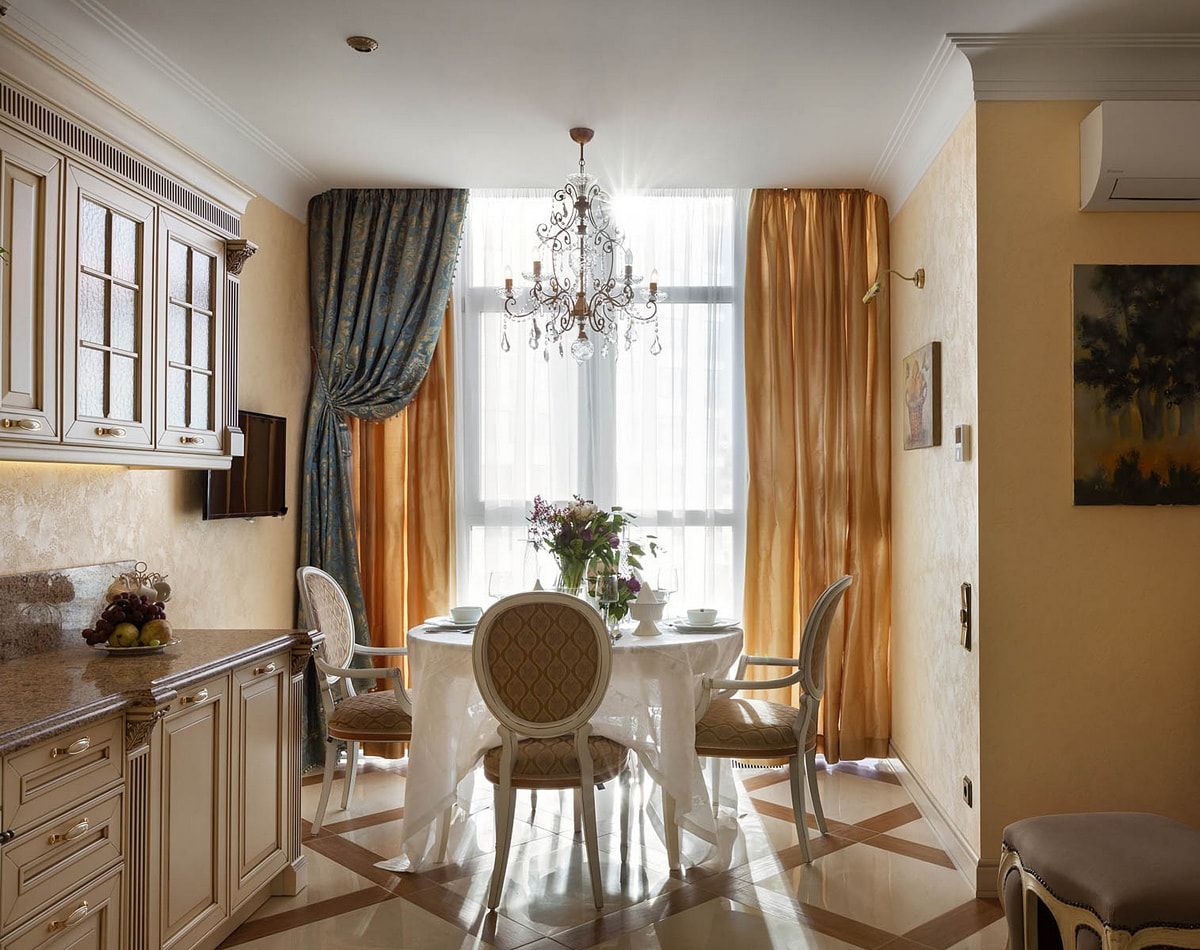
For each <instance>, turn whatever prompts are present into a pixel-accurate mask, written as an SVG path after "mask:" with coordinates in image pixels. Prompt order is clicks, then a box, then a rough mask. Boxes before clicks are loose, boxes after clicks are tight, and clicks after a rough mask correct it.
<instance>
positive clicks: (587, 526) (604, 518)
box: [527, 495, 658, 609]
mask: <svg viewBox="0 0 1200 950" xmlns="http://www.w3.org/2000/svg"><path fill="white" fill-rule="evenodd" d="M636 519H637V515H634V514H630V513H629V512H627V511H625V510H623V509H622V508H620V507H618V506H616V505H614V506H613V507H612V508H611V509H608V510H606V509H604V508H600V507H599V506H597V505H596V504H595V503H594V502H591V501H589V500H586V499H584V498H581V497H580V496H579V495H575V496H574V498H573V499H572V501H571V502H570V503H569V504H566V505H554V504H551V503H550V502H548V501H546V500H545V499H544V498H542V496H541V495H538V496H537V497H535V498H534V499H533V510H532V511H531V512H530V513H529V516H528V519H527V520H528V521H529V538H530V540H531V541H533V544H534V546H535V547H537V548H538V549H539V550H546V551H549V552H550V553H551V554H552V555H553V556H554V559H555V560H556V561H557V562H558V573H559V583H558V588H559V590H562V591H566V592H567V593H571V594H575V595H579V594H581V593H583V586H584V580H585V579H587V580H588V581H589V583H588V587H589V590H588V591H587V593H589V594H594V593H595V592H594V590H592V589H591V588H592V581H593V579H594V578H595V577H597V576H599V575H601V574H620V572H621V569H622V556H623V557H624V566H625V567H626V568H628V569H631V570H640V569H641V566H642V564H641V560H640V558H641V557H642V556H644V555H645V553H646V549H645V548H643V547H642V545H641V544H640V543H639V542H637V541H626V542H624V544H622V535H623V534H624V533H625V529H626V528H628V527H629V526H630V525H631V524H633V523H634V521H635V520H636ZM649 548H650V553H651V554H654V553H655V552H657V550H658V548H657V544H656V543H655V541H654V539H653V538H650V543H649ZM622 580H623V581H624V583H623V585H622V586H623V588H624V589H625V591H626V598H625V607H626V609H628V601H629V598H630V597H633V596H636V594H637V590H636V589H635V590H632V593H630V590H631V589H630V587H629V583H630V581H632V582H633V583H634V584H636V585H637V589H640V587H641V585H640V584H638V582H637V579H636V578H634V577H633V575H632V574H630V575H629V576H627V577H623V578H622Z"/></svg>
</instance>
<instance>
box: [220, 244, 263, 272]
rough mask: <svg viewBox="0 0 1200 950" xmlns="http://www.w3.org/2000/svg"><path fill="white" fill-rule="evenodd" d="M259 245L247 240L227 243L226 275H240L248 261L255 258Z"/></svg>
mask: <svg viewBox="0 0 1200 950" xmlns="http://www.w3.org/2000/svg"><path fill="white" fill-rule="evenodd" d="M257 250H258V245H257V244H255V243H254V242H253V241H247V240H245V239H241V240H237V241H226V242H225V273H227V274H233V275H235V276H236V275H238V274H240V273H241V272H242V267H243V266H244V265H245V263H246V261H248V260H250V258H252V257H253V256H254V252H255V251H257Z"/></svg>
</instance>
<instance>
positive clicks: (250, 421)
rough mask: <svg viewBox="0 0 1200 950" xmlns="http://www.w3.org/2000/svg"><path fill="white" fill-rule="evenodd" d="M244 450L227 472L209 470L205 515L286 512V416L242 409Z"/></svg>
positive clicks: (266, 515)
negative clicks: (243, 410)
mask: <svg viewBox="0 0 1200 950" xmlns="http://www.w3.org/2000/svg"><path fill="white" fill-rule="evenodd" d="M238 424H239V425H240V426H241V428H242V433H243V434H244V436H245V454H243V455H242V456H241V458H234V460H233V464H232V465H231V466H230V467H229V471H227V472H209V473H208V485H207V489H206V491H205V492H204V518H205V520H211V519H214V518H279V517H282V516H283V515H286V514H287V505H286V504H285V498H286V495H285V492H286V489H287V419H284V418H283V417H282V416H268V415H264V414H263V413H261V412H239V413H238Z"/></svg>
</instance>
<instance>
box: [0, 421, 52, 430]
mask: <svg viewBox="0 0 1200 950" xmlns="http://www.w3.org/2000/svg"><path fill="white" fill-rule="evenodd" d="M41 427H42V424H41V423H40V422H38V421H37V420H36V419H0V429H24V430H25V431H27V432H37V430H38V429H40V428H41Z"/></svg>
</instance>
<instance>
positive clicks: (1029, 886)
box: [999, 812, 1200, 950]
mask: <svg viewBox="0 0 1200 950" xmlns="http://www.w3.org/2000/svg"><path fill="white" fill-rule="evenodd" d="M999 884H1000V896H1001V901H1002V903H1003V904H1004V914H1005V917H1006V918H1007V919H1008V933H1009V947H1010V948H1011V950H1019V948H1022V947H1024V948H1027V950H1035V948H1039V946H1040V950H1047V948H1048V947H1057V946H1061V947H1063V948H1065V950H1072V948H1075V950H1137V948H1142V947H1200V831H1197V830H1195V829H1194V828H1189V827H1188V826H1187V825H1184V824H1180V823H1179V822H1177V821H1173V820H1171V819H1170V818H1163V817H1161V816H1159V815H1142V814H1136V813H1126V812H1104V813H1098V814H1091V815H1046V816H1044V817H1041V818H1026V819H1025V820H1024V821H1018V822H1015V823H1013V824H1011V825H1009V826H1008V827H1007V828H1005V829H1004V847H1003V851H1002V853H1001V858H1000V881H999Z"/></svg>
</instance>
